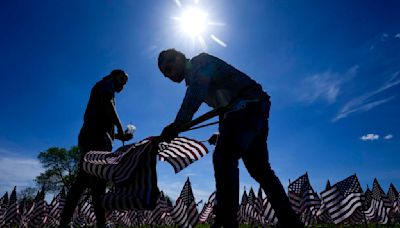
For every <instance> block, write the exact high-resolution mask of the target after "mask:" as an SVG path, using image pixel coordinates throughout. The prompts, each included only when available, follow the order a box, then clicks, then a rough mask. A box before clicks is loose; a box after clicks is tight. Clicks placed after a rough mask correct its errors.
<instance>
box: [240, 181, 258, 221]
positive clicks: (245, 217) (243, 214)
mask: <svg viewBox="0 0 400 228" xmlns="http://www.w3.org/2000/svg"><path fill="white" fill-rule="evenodd" d="M255 200H256V196H255V194H254V191H253V188H250V191H249V194H247V192H246V189H245V190H244V191H243V195H242V201H241V202H240V206H239V210H238V212H237V213H238V221H239V223H243V224H255V223H257V222H258V218H257V213H256V210H255V209H254V207H255Z"/></svg>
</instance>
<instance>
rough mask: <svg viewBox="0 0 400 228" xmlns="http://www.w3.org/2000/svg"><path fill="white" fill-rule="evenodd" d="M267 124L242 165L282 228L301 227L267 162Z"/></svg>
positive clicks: (246, 154) (251, 146)
mask: <svg viewBox="0 0 400 228" xmlns="http://www.w3.org/2000/svg"><path fill="white" fill-rule="evenodd" d="M267 134H268V124H267V126H266V127H265V128H264V130H263V131H262V132H261V133H260V134H259V135H257V137H256V138H255V139H254V141H253V142H252V144H251V145H250V147H249V150H248V151H247V152H246V153H245V154H244V155H243V157H242V159H243V163H244V165H245V166H246V168H247V170H248V171H249V173H250V175H251V176H252V177H253V178H254V179H255V180H256V181H257V182H258V183H260V185H261V187H262V189H263V190H264V191H265V193H266V194H267V196H268V200H269V201H270V202H271V206H272V207H273V208H274V210H275V213H276V216H277V218H278V221H279V223H280V224H281V225H282V227H303V225H302V223H301V222H300V220H299V218H298V216H297V215H296V214H295V212H294V211H293V210H292V208H291V205H290V202H289V199H288V197H287V195H286V192H285V190H284V188H283V186H282V184H281V182H280V181H279V179H278V177H277V176H276V175H275V173H274V171H273V170H272V168H271V166H270V164H269V161H268V148H267V143H266V139H267Z"/></svg>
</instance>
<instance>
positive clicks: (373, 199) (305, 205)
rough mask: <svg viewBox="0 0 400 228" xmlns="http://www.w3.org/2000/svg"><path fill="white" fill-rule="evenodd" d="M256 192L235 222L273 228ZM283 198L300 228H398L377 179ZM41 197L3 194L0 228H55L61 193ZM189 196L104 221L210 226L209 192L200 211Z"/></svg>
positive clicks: (87, 207)
mask: <svg viewBox="0 0 400 228" xmlns="http://www.w3.org/2000/svg"><path fill="white" fill-rule="evenodd" d="M264 195H265V194H263V191H262V189H261V188H259V189H258V192H257V195H256V194H255V192H254V190H253V188H250V190H249V191H248V193H247V191H246V189H245V190H244V192H243V195H242V199H241V203H240V205H238V214H237V216H238V221H239V222H240V223H241V224H249V225H254V226H257V225H261V226H263V225H276V224H277V223H278V222H279V221H278V219H277V217H276V215H275V211H274V209H273V208H272V206H271V204H270V202H269V200H268V196H264ZM288 197H289V200H290V203H291V205H292V208H293V210H295V212H296V213H297V214H298V215H299V216H300V218H301V220H302V221H303V222H304V223H305V224H306V225H309V226H311V225H315V224H335V225H338V224H341V225H343V224H368V223H374V224H399V222H400V197H399V193H398V191H397V190H396V188H395V186H394V185H393V184H390V187H389V189H388V191H387V193H385V192H384V191H383V189H382V188H381V186H380V184H379V183H378V180H377V179H374V181H373V187H372V189H369V187H367V190H366V191H365V192H364V191H363V190H362V188H361V186H360V183H359V181H358V178H357V176H356V175H355V174H354V175H351V176H349V177H347V178H346V179H344V180H342V181H339V182H337V183H335V184H334V185H331V184H330V182H329V181H328V182H327V184H326V188H325V190H323V191H322V192H320V194H317V193H316V192H315V191H314V190H313V188H312V186H311V184H310V181H309V178H308V174H307V173H305V174H304V175H302V176H300V177H299V178H297V179H296V180H295V181H293V182H291V183H290V184H289V186H288ZM44 198H45V194H44V191H43V190H42V191H40V192H38V193H37V195H36V197H35V199H34V200H33V202H30V203H27V201H26V200H25V199H22V200H20V201H18V200H17V196H16V188H15V187H14V189H13V191H12V193H11V194H10V196H8V193H7V192H6V193H5V194H4V195H3V197H1V198H0V226H4V225H6V226H9V227H11V226H18V227H39V226H47V227H56V226H57V225H58V224H59V220H60V213H61V211H62V208H63V206H64V204H65V192H64V190H62V191H61V192H60V193H59V194H58V195H56V196H55V197H54V198H53V200H52V201H51V202H50V203H47V202H46V201H45V200H44ZM200 203H201V202H197V203H196V200H195V197H194V195H193V190H192V186H191V183H190V180H189V178H188V179H187V180H186V182H185V184H184V185H183V187H182V190H181V193H180V195H179V197H178V198H177V199H176V201H175V204H172V202H171V201H170V200H169V199H168V197H167V196H165V195H164V193H163V192H162V191H161V192H160V194H159V197H158V199H157V202H156V206H155V208H154V209H152V210H108V211H107V221H108V223H109V224H110V225H112V226H132V227H135V226H141V225H167V226H168V225H177V226H178V227H195V225H196V224H213V223H214V221H215V213H214V206H215V205H216V203H217V202H216V198H215V192H213V193H212V194H211V195H210V197H209V198H208V200H207V202H204V204H203V206H202V208H201V209H200V207H199V205H200ZM95 222H96V218H95V215H94V210H93V206H92V204H91V199H90V197H89V196H88V195H85V196H84V197H82V198H81V199H80V201H79V204H78V207H77V208H76V210H75V213H74V216H73V219H72V223H73V226H75V227H80V226H91V225H95Z"/></svg>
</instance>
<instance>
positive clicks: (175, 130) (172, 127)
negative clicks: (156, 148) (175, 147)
mask: <svg viewBox="0 0 400 228" xmlns="http://www.w3.org/2000/svg"><path fill="white" fill-rule="evenodd" d="M178 134H179V126H178V125H177V124H175V123H171V124H169V125H167V126H166V127H164V129H163V131H162V132H161V135H160V141H164V142H167V143H169V142H171V140H173V139H174V138H176V137H178Z"/></svg>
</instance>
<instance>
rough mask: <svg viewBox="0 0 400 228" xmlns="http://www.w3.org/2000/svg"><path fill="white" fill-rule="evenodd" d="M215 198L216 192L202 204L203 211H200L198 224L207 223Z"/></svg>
mask: <svg viewBox="0 0 400 228" xmlns="http://www.w3.org/2000/svg"><path fill="white" fill-rule="evenodd" d="M215 197H216V192H215V191H214V192H213V193H212V194H211V195H210V197H209V198H208V201H207V203H205V204H204V206H203V209H202V210H201V213H200V216H199V222H200V223H207V222H208V221H209V218H210V217H212V216H213V214H214V213H213V210H214V206H215Z"/></svg>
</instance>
